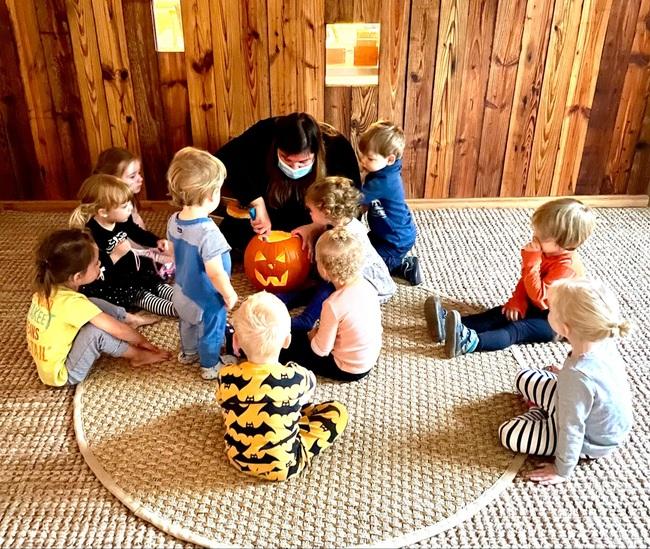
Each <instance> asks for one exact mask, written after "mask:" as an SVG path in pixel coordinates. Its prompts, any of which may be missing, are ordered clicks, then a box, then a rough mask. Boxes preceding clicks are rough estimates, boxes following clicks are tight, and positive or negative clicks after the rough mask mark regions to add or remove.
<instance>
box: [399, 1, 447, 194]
mask: <svg viewBox="0 0 650 549" xmlns="http://www.w3.org/2000/svg"><path fill="white" fill-rule="evenodd" d="M440 1H441V0H413V2H412V6H411V28H410V31H409V50H408V64H407V66H408V70H407V73H408V74H407V79H406V105H405V107H404V135H405V137H406V148H405V149H404V156H403V159H402V175H403V179H404V186H405V189H406V192H407V194H408V196H424V187H425V182H426V177H427V157H428V151H429V149H428V144H429V127H430V125H431V100H432V97H433V86H432V85H431V82H433V76H434V74H435V68H436V64H435V59H436V46H437V43H438V15H439V13H440Z"/></svg>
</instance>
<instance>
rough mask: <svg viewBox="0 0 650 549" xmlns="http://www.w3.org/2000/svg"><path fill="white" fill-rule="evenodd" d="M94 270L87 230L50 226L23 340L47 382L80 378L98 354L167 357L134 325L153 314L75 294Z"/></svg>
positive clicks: (39, 254) (141, 360)
mask: <svg viewBox="0 0 650 549" xmlns="http://www.w3.org/2000/svg"><path fill="white" fill-rule="evenodd" d="M99 271H100V264H99V250H98V249H97V246H96V245H95V242H94V241H93V238H92V236H90V234H89V233H87V232H86V231H83V230H80V229H68V230H61V231H55V232H53V233H51V234H49V235H47V236H46V237H45V238H43V240H42V241H41V242H40V244H39V246H38V248H37V251H36V281H35V282H36V283H35V285H36V292H35V293H34V296H33V298H32V304H31V307H30V308H29V313H28V314H27V344H28V347H29V352H30V353H31V355H32V358H33V359H34V362H35V363H36V367H37V368H38V375H39V377H40V379H41V381H42V382H43V383H45V384H46V385H53V386H57V387H59V386H62V385H66V384H67V385H76V384H77V383H80V382H81V381H83V380H84V379H85V378H86V376H87V375H88V373H89V372H90V370H91V368H92V366H93V364H94V363H95V361H96V360H97V359H98V358H99V356H100V355H101V354H102V353H106V354H108V355H111V356H114V357H124V358H126V359H128V360H130V361H131V364H133V365H135V366H139V365H142V364H150V363H154V362H159V361H161V360H165V359H166V358H168V357H169V355H168V353H167V352H165V351H161V350H160V349H158V348H157V347H154V346H153V345H152V344H151V343H149V341H147V339H146V338H145V337H144V336H143V335H142V334H140V333H138V332H137V331H136V330H135V329H134V328H135V327H137V326H142V325H144V324H151V323H152V322H155V321H156V320H157V318H156V317H154V316H152V315H132V314H129V313H127V312H126V311H125V310H124V308H122V307H118V306H116V305H112V304H111V303H108V302H106V301H104V300H102V299H95V298H88V297H86V296H85V295H83V294H81V293H79V287H80V286H83V285H84V284H90V283H91V282H93V281H94V280H96V279H97V277H98V276H99Z"/></svg>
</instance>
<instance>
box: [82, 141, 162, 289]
mask: <svg viewBox="0 0 650 549" xmlns="http://www.w3.org/2000/svg"><path fill="white" fill-rule="evenodd" d="M93 173H94V174H102V173H103V174H107V175H113V176H115V177H119V178H120V179H121V180H123V181H124V182H125V183H126V184H127V185H128V186H129V189H131V192H132V193H133V198H132V200H131V203H132V205H133V210H132V211H131V216H132V217H133V221H135V223H136V224H137V225H139V226H140V227H141V228H143V229H146V226H145V224H144V220H143V219H142V217H141V216H140V213H139V212H138V210H139V208H140V202H139V200H138V194H139V193H140V191H141V190H142V184H143V182H144V180H143V179H142V162H141V161H140V159H139V158H138V157H137V156H135V155H133V154H131V153H130V152H129V151H127V150H126V149H122V148H121V147H110V148H108V149H104V150H103V151H102V152H101V153H100V154H99V157H98V158H97V164H96V165H95V169H94V170H93ZM132 249H133V252H134V253H136V254H138V255H142V256H145V257H148V258H150V259H151V260H152V261H153V262H154V263H156V264H157V265H159V267H158V274H159V275H160V277H161V278H163V279H164V280H166V279H168V278H170V277H171V276H172V275H173V274H174V263H173V259H174V258H173V255H172V254H170V253H161V252H159V251H157V250H156V249H155V248H141V247H140V246H138V245H137V244H134V245H133V248H132Z"/></svg>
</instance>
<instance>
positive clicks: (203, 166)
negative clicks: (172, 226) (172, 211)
mask: <svg viewBox="0 0 650 549" xmlns="http://www.w3.org/2000/svg"><path fill="white" fill-rule="evenodd" d="M225 179H226V167H225V166H224V165H223V162H221V160H219V159H218V158H217V157H215V156H212V155H211V154H210V153H209V152H208V151H204V150H201V149H197V148H195V147H184V148H182V149H181V150H180V151H178V152H177V153H176V154H175V155H174V158H172V161H171V164H170V165H169V169H168V170H167V188H168V189H169V194H170V195H171V197H172V204H174V206H178V207H179V208H182V207H183V206H198V205H200V204H202V203H203V201H204V200H206V199H208V198H210V197H211V196H212V195H213V194H214V192H215V191H217V190H219V189H221V186H222V185H223V182H224V180H225Z"/></svg>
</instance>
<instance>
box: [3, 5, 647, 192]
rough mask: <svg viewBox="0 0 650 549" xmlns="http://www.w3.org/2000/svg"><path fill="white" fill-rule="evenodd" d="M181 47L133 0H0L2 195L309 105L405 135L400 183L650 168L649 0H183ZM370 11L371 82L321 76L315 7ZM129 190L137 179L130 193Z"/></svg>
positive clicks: (359, 128) (450, 187)
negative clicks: (112, 154) (374, 54)
mask: <svg viewBox="0 0 650 549" xmlns="http://www.w3.org/2000/svg"><path fill="white" fill-rule="evenodd" d="M181 8H182V9H181V11H182V19H183V21H182V26H183V32H184V35H185V36H184V38H185V52H178V53H162V52H157V51H156V50H155V40H154V28H153V25H152V18H151V9H152V6H151V1H150V0H105V1H102V2H95V1H93V0H0V40H1V41H2V44H3V48H2V49H1V50H0V75H1V76H2V78H1V79H0V178H1V180H2V185H1V186H0V188H1V190H0V193H1V194H0V196H1V197H2V198H4V199H7V200H15V199H21V198H23V199H48V198H50V199H69V198H73V197H74V195H75V193H76V189H77V187H78V185H79V182H80V181H81V180H82V179H83V178H84V177H86V176H87V175H88V174H89V172H90V169H91V166H92V163H93V162H94V161H95V160H96V158H97V156H98V154H99V153H100V152H101V151H102V150H103V149H105V148H107V147H110V146H123V147H126V148H128V149H129V150H131V151H132V152H133V153H134V154H137V155H140V156H141V157H142V161H143V167H144V171H145V181H146V193H147V197H148V198H153V199H164V198H166V193H167V189H166V182H165V177H164V174H165V171H166V169H167V166H168V163H169V160H170V158H171V156H172V155H173V154H174V152H175V151H176V150H178V149H180V148H181V147H183V146H186V145H190V144H193V145H195V146H198V147H202V148H205V149H207V150H210V151H214V150H216V149H217V148H219V147H220V146H221V145H222V144H223V143H225V142H226V141H228V140H229V139H231V138H232V137H234V136H236V135H238V134H240V133H241V132H242V131H244V130H245V129H246V128H247V127H249V126H250V125H251V124H253V123H254V122H256V121H257V120H259V119H262V118H266V117H268V116H272V115H281V114H286V113H289V112H292V111H297V110H298V111H307V112H309V113H311V114H313V115H314V116H315V117H316V118H318V119H320V120H324V121H326V122H329V123H330V124H332V125H333V126H335V127H337V128H338V129H339V130H340V131H341V132H342V133H343V134H344V135H346V136H348V137H349V139H350V141H351V142H352V144H353V146H356V144H357V142H358V137H359V134H360V133H361V132H363V131H364V130H365V129H366V128H367V127H368V126H369V125H370V124H371V123H372V122H374V121H376V120H378V119H380V118H385V119H389V120H392V121H393V122H395V123H397V124H399V125H401V126H402V127H403V128H404V130H405V134H406V149H405V151H404V156H403V171H402V175H403V180H404V185H405V189H406V193H407V196H409V197H412V198H424V197H426V198H432V199H438V198H445V197H459V198H465V197H510V196H512V197H518V196H546V195H548V196H555V195H571V194H578V195H581V194H598V193H601V194H606V193H612V194H632V193H643V192H647V191H648V181H649V180H650V112H649V111H650V107H649V102H650V98H649V95H650V30H649V29H650V0H627V1H625V2H622V1H618V0H521V1H516V0H476V1H475V0H404V1H402V0H315V1H313V2H301V1H299V0H241V1H238V2H232V1H230V0H181ZM335 22H364V23H380V25H381V43H380V53H379V83H378V85H377V86H363V87H354V86H352V87H332V88H326V87H325V82H324V81H325V66H324V65H325V62H324V61H325V60H324V57H325V24H326V23H335ZM142 198H144V197H142Z"/></svg>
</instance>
